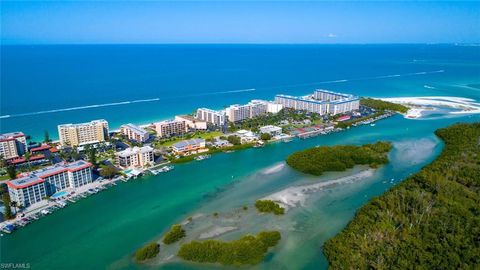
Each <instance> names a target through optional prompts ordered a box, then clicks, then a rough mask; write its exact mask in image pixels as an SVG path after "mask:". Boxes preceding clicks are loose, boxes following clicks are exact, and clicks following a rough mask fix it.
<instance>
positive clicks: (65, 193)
mask: <svg viewBox="0 0 480 270" xmlns="http://www.w3.org/2000/svg"><path fill="white" fill-rule="evenodd" d="M67 194H68V192H66V191H59V192H57V193H55V194H53V195H52V196H50V198H54V199H56V198H59V197H62V196H65V195H67Z"/></svg>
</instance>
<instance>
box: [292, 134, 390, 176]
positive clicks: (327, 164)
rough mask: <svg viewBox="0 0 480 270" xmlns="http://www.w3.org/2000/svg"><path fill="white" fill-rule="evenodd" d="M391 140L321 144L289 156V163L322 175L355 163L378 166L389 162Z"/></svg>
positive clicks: (302, 170)
mask: <svg viewBox="0 0 480 270" xmlns="http://www.w3.org/2000/svg"><path fill="white" fill-rule="evenodd" d="M391 148H392V145H391V143H389V142H376V143H374V144H365V145H362V146H355V145H338V146H320V147H314V148H309V149H306V150H302V151H298V152H295V153H293V154H291V155H290V156H288V157H287V164H288V165H289V166H290V167H292V168H294V169H296V170H298V171H301V172H303V173H308V174H313V175H321V174H322V173H324V172H327V171H345V170H346V169H348V168H353V166H355V165H370V166H371V167H377V166H378V165H381V164H386V163H388V157H387V153H388V152H389V151H390V149H391Z"/></svg>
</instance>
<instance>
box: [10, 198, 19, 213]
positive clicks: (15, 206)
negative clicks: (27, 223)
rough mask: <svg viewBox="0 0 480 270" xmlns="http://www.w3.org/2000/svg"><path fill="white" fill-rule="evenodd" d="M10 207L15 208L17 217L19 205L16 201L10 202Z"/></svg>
mask: <svg viewBox="0 0 480 270" xmlns="http://www.w3.org/2000/svg"><path fill="white" fill-rule="evenodd" d="M10 206H11V207H13V209H14V211H15V215H16V214H17V207H18V203H17V202H16V201H13V202H10Z"/></svg>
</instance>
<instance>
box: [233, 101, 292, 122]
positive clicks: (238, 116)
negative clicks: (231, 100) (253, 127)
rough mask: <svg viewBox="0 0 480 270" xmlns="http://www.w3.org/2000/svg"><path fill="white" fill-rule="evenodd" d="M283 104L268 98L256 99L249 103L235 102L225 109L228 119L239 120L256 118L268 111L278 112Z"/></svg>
mask: <svg viewBox="0 0 480 270" xmlns="http://www.w3.org/2000/svg"><path fill="white" fill-rule="evenodd" d="M282 109H283V105H282V104H279V103H274V102H270V101H266V100H260V99H254V100H252V101H250V102H249V103H247V104H244V105H239V104H234V105H231V106H229V107H228V108H226V109H225V112H226V115H227V117H228V121H230V122H238V121H242V120H245V119H250V118H254V117H257V116H260V115H264V114H266V113H274V114H275V113H278V112H279V111H280V110H282Z"/></svg>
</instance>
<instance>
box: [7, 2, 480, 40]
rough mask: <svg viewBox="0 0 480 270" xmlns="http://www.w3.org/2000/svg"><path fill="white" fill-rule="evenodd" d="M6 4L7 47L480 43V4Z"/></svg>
mask: <svg viewBox="0 0 480 270" xmlns="http://www.w3.org/2000/svg"><path fill="white" fill-rule="evenodd" d="M0 2H1V27H2V28H1V41H2V43H3V44H46V43H47V44H51V43H54V44H57V43H453V42H459V43H479V42H480V2H447V1H439V2H432V1H408V2H386V1H373V2H363V1H356V2H346V1H342V2H333V1H309V2H288V1H276V2H269V1H260V2H257V1H241V2H233V1H228V2H227V1H215V2H205V1H194V2H188V1H68V0H66V1H61V2H60V1H39V0H37V1H5V0H1V1H0Z"/></svg>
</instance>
